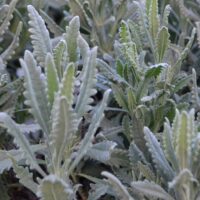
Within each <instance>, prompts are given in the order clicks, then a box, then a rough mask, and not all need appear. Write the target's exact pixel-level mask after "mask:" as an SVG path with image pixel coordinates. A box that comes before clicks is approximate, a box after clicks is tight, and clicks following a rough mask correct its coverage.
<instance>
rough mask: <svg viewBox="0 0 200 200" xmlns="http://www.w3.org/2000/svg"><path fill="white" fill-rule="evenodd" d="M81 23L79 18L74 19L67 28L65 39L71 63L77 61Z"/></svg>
mask: <svg viewBox="0 0 200 200" xmlns="http://www.w3.org/2000/svg"><path fill="white" fill-rule="evenodd" d="M79 28H80V21H79V17H77V16H76V17H74V18H73V19H72V20H71V21H70V23H69V26H68V27H67V28H66V34H65V39H66V42H67V49H68V55H69V62H76V61H77V47H78V44H77V40H78V36H79Z"/></svg>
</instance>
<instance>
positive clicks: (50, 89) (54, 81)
mask: <svg viewBox="0 0 200 200" xmlns="http://www.w3.org/2000/svg"><path fill="white" fill-rule="evenodd" d="M45 68H46V77H47V93H48V94H47V95H48V100H49V103H50V105H51V106H52V104H53V101H54V95H55V93H56V92H57V91H58V87H59V80H58V74H57V70H56V66H55V63H54V60H53V56H52V55H51V54H50V53H48V54H47V56H46V59H45Z"/></svg>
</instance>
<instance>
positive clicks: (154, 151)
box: [144, 127, 174, 181]
mask: <svg viewBox="0 0 200 200" xmlns="http://www.w3.org/2000/svg"><path fill="white" fill-rule="evenodd" d="M144 134H145V140H146V142H147V146H148V148H149V152H150V153H151V156H152V158H153V162H154V164H155V166H156V169H157V170H158V172H159V173H160V175H161V176H162V177H164V178H165V179H166V180H168V181H170V180H172V179H173V177H174V172H173V170H172V168H171V167H170V165H169V163H168V162H167V160H166V158H165V155H164V153H163V151H162V149H161V147H160V144H159V143H158V141H157V139H156V137H155V136H154V135H153V133H152V132H151V131H150V130H149V129H148V128H147V127H145V128H144Z"/></svg>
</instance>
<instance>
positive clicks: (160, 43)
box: [156, 26, 170, 62]
mask: <svg viewBox="0 0 200 200" xmlns="http://www.w3.org/2000/svg"><path fill="white" fill-rule="evenodd" d="M169 43H170V41H169V32H168V29H167V27H165V26H163V27H162V28H161V29H160V30H159V32H158V35H157V39H156V50H157V56H158V59H157V60H158V62H162V60H163V58H164V56H165V52H166V50H167V49H168V48H169Z"/></svg>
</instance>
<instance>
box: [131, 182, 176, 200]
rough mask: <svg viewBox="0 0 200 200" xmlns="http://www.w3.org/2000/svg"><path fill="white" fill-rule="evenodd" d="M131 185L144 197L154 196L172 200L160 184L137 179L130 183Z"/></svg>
mask: <svg viewBox="0 0 200 200" xmlns="http://www.w3.org/2000/svg"><path fill="white" fill-rule="evenodd" d="M131 185H132V187H133V188H134V189H136V190H137V191H138V192H141V193H143V194H144V195H145V196H146V197H154V198H156V199H157V198H159V199H163V200H174V198H172V197H171V196H170V195H169V194H168V193H167V192H166V191H165V190H164V189H163V188H161V186H160V185H157V184H156V183H153V182H148V181H137V182H132V183H131Z"/></svg>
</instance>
